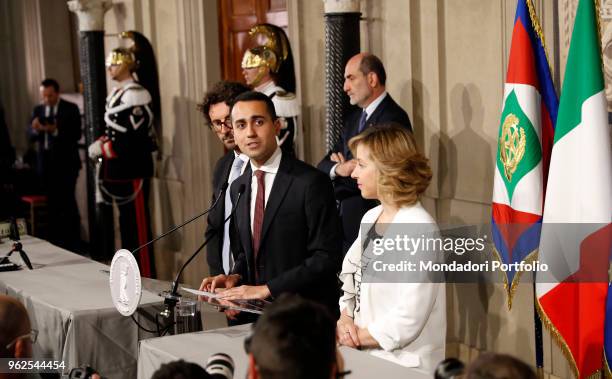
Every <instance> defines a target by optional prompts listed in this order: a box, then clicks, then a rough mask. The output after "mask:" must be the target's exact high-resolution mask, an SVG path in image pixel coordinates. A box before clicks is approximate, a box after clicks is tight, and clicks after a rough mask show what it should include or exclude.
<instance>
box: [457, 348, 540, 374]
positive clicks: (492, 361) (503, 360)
mask: <svg viewBox="0 0 612 379" xmlns="http://www.w3.org/2000/svg"><path fill="white" fill-rule="evenodd" d="M466 378H467V379H505V378H515V379H536V378H537V376H536V374H535V372H534V371H533V369H532V368H531V367H529V366H528V365H527V364H526V363H525V362H523V361H521V360H520V359H517V358H514V357H513V356H510V355H507V354H495V353H484V354H481V355H479V356H478V358H476V360H475V361H474V362H472V363H471V364H470V365H469V366H468V369H467V373H466Z"/></svg>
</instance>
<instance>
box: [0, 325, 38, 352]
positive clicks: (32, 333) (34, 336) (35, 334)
mask: <svg viewBox="0 0 612 379" xmlns="http://www.w3.org/2000/svg"><path fill="white" fill-rule="evenodd" d="M24 338H29V339H30V342H32V343H34V342H36V339H37V338H38V330H36V329H32V330H31V331H30V333H28V334H24V335H22V336H19V337H17V338H15V339H14V340H13V341H12V342H11V343H9V344H8V345H6V349H7V350H8V349H10V348H12V347H13V346H14V345H15V344H16V343H17V341H19V340H22V339H24Z"/></svg>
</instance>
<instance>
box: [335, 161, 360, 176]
mask: <svg viewBox="0 0 612 379" xmlns="http://www.w3.org/2000/svg"><path fill="white" fill-rule="evenodd" d="M356 166H357V161H356V160H354V159H351V160H350V161H345V162H342V163H338V165H337V166H336V175H337V176H343V177H348V176H351V174H352V173H353V170H354V169H355V167H356Z"/></svg>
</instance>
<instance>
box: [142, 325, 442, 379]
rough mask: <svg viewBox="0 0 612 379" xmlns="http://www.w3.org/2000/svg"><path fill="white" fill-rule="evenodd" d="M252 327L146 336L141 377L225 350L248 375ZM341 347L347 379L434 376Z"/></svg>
mask: <svg viewBox="0 0 612 379" xmlns="http://www.w3.org/2000/svg"><path fill="white" fill-rule="evenodd" d="M250 329H251V325H250V324H249V325H240V326H234V327H231V328H223V329H216V330H208V331H205V332H197V333H188V334H181V335H176V336H167V337H161V338H150V339H147V340H143V341H141V342H140V349H139V352H138V379H149V378H151V376H152V375H153V373H154V372H155V371H156V370H157V369H158V368H159V367H160V366H161V365H162V364H163V363H167V362H171V361H174V360H177V359H184V360H186V361H189V362H194V363H197V364H199V365H201V366H202V367H205V366H206V362H207V360H208V357H210V356H211V355H212V354H216V353H226V354H228V355H229V356H231V357H232V359H233V360H234V363H235V365H236V369H235V371H234V378H240V379H241V378H245V377H246V373H247V365H248V360H247V355H246V353H245V351H244V342H243V341H244V338H245V337H246V336H247V335H249V333H250ZM340 351H341V353H342V356H343V357H344V360H345V369H347V370H351V371H352V373H351V374H350V376H348V377H347V379H348V378H350V379H366V378H367V379H371V378H406V379H407V378H411V379H430V378H431V375H427V374H424V373H422V372H421V371H417V370H415V369H410V368H406V367H403V366H400V365H397V364H395V363H392V362H388V361H386V360H383V359H380V358H377V357H374V356H372V355H370V354H368V353H365V352H363V351H359V350H355V349H350V348H347V347H344V346H343V347H341V348H340Z"/></svg>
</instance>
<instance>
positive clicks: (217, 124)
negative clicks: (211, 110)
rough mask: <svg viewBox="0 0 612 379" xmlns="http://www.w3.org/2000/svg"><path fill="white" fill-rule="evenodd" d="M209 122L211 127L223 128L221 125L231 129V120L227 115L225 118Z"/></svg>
mask: <svg viewBox="0 0 612 379" xmlns="http://www.w3.org/2000/svg"><path fill="white" fill-rule="evenodd" d="M211 124H212V126H213V128H215V129H216V130H221V129H223V126H225V127H226V128H228V129H232V121H231V120H230V118H229V117H227V118H226V119H225V120H212V121H211Z"/></svg>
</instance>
